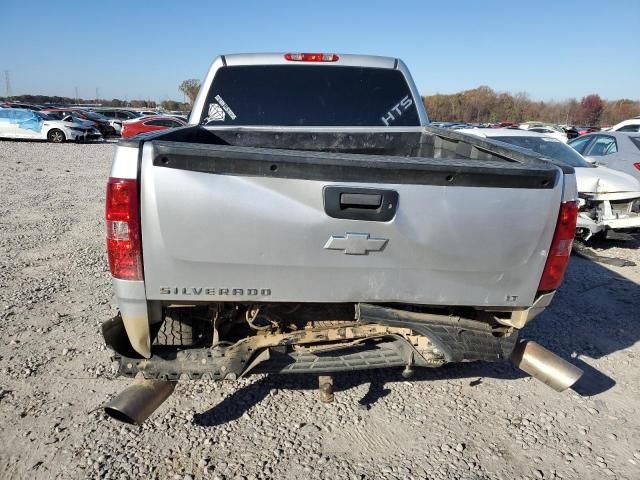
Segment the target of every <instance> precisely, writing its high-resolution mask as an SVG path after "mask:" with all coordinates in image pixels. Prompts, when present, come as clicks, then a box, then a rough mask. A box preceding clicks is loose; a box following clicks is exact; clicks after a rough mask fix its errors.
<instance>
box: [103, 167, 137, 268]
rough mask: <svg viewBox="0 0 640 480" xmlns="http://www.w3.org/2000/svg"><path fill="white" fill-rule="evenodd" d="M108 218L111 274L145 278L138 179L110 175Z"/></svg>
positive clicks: (106, 215)
mask: <svg viewBox="0 0 640 480" xmlns="http://www.w3.org/2000/svg"><path fill="white" fill-rule="evenodd" d="M105 217H106V227H107V255H108V257H109V270H111V275H113V276H114V277H115V278H120V279H122V280H143V278H144V277H143V274H142V248H141V242H140V209H139V208H138V182H137V181H136V180H133V179H125V178H109V181H108V182H107V208H106V212H105Z"/></svg>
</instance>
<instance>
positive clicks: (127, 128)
mask: <svg viewBox="0 0 640 480" xmlns="http://www.w3.org/2000/svg"><path fill="white" fill-rule="evenodd" d="M186 124H187V122H185V121H182V120H180V119H179V118H177V117H169V116H162V115H155V116H150V117H142V118H137V119H135V120H126V121H125V122H124V123H123V124H122V138H129V137H133V136H134V135H138V134H140V133H149V132H155V131H157V130H164V129H166V128H176V127H184V126H185V125H186Z"/></svg>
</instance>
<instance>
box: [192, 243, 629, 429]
mask: <svg viewBox="0 0 640 480" xmlns="http://www.w3.org/2000/svg"><path fill="white" fill-rule="evenodd" d="M627 268H630V267H627ZM638 298H640V285H638V284H637V283H636V282H634V281H632V280H629V279H628V278H625V277H624V276H622V275H620V274H618V273H616V272H615V271H613V270H611V269H610V268H607V267H605V266H603V265H600V264H599V263H596V262H593V261H591V260H588V259H585V258H581V257H578V256H573V257H572V258H571V263H570V265H569V270H568V272H567V276H566V279H565V282H564V283H563V285H562V287H561V288H560V290H559V291H558V293H557V294H556V296H555V298H554V300H553V302H552V304H551V306H550V307H549V308H547V310H546V311H545V312H544V313H543V314H542V315H540V316H539V317H538V318H537V319H535V320H534V321H533V322H531V323H530V324H529V325H528V326H527V327H526V328H525V329H524V330H523V332H522V333H521V337H522V338H528V339H532V340H535V341H536V342H538V343H539V344H541V345H543V346H545V347H546V348H548V349H549V350H551V351H553V352H554V353H557V354H558V355H560V356H561V357H563V358H565V359H567V360H569V361H570V362H572V363H574V364H575V365H577V366H578V367H580V368H582V369H583V370H584V372H585V373H584V375H583V377H582V378H581V379H580V380H579V381H578V383H577V384H576V385H574V387H573V389H574V390H575V391H576V392H577V393H578V394H580V395H582V396H593V395H598V394H600V393H602V392H605V391H607V390H609V389H611V388H613V387H614V386H615V384H616V382H615V380H614V379H613V378H611V377H609V376H608V375H607V374H606V373H604V372H601V371H599V370H598V369H597V368H594V367H593V366H591V365H590V364H589V363H587V362H586V361H584V360H582V359H581V357H583V358H589V359H594V360H597V359H600V358H603V357H606V356H607V355H610V354H613V353H615V352H618V351H621V350H624V349H626V348H628V347H631V346H632V345H634V344H635V343H636V342H637V341H638V340H639V339H640V321H638V320H637V318H638V312H637V299H638ZM401 371H402V369H398V368H393V369H385V370H365V371H359V372H350V373H343V374H336V375H334V382H335V391H336V392H340V391H341V390H348V389H351V388H353V387H356V386H359V385H362V384H369V390H368V391H367V392H366V393H365V395H364V396H363V397H362V398H361V399H360V400H359V404H360V406H361V408H369V407H370V406H371V405H373V404H375V402H377V401H378V400H380V399H381V398H383V397H385V396H386V395H387V394H389V393H390V392H391V390H390V389H389V388H386V386H388V385H391V384H393V383H395V382H402V381H406V380H405V379H404V378H403V377H402V376H401ZM525 376H526V374H524V373H523V372H521V371H520V370H518V369H517V368H515V367H514V366H512V365H511V364H510V363H507V362H505V363H482V362H474V363H466V364H450V365H445V366H443V367H441V368H436V369H416V370H415V374H414V376H413V377H412V378H411V381H412V382H426V381H429V382H434V381H441V380H450V379H469V384H468V385H469V386H471V387H476V386H480V385H481V384H482V383H483V381H484V379H486V378H494V379H501V380H505V381H510V380H515V379H519V378H523V377H525ZM317 388H318V380H317V377H316V376H313V375H295V374H293V375H271V376H264V377H262V378H260V379H259V380H257V381H255V382H253V383H251V384H249V385H247V386H245V387H243V388H240V389H238V390H237V391H235V392H234V393H232V394H231V395H229V396H228V397H226V398H224V399H223V400H222V401H221V402H220V403H219V404H217V405H215V406H214V407H212V408H211V409H210V410H208V411H207V412H204V413H201V414H197V415H195V416H194V419H193V422H194V423H196V424H198V425H201V426H216V425H221V424H224V423H226V422H229V421H232V420H235V419H237V418H239V417H241V416H242V415H243V414H244V412H246V411H247V410H248V409H250V408H251V407H252V406H253V405H255V404H257V403H259V402H260V401H262V400H263V399H264V398H265V397H266V396H267V395H269V394H270V392H271V391H274V390H282V389H292V390H317Z"/></svg>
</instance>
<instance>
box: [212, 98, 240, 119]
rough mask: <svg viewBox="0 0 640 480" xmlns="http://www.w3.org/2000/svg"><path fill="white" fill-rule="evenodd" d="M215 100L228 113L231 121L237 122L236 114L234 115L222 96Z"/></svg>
mask: <svg viewBox="0 0 640 480" xmlns="http://www.w3.org/2000/svg"><path fill="white" fill-rule="evenodd" d="M215 99H216V100H217V101H218V103H219V104H220V106H221V107H222V108H223V109H224V111H225V112H227V115H229V116H230V117H231V120H235V119H236V114H235V113H233V110H231V107H229V105H227V102H225V101H224V100H223V99H222V97H221V96H220V95H216V96H215Z"/></svg>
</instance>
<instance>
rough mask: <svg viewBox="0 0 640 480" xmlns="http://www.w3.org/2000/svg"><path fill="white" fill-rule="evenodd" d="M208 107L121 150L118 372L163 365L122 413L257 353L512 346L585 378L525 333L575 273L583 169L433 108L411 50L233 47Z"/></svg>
mask: <svg viewBox="0 0 640 480" xmlns="http://www.w3.org/2000/svg"><path fill="white" fill-rule="evenodd" d="M189 123H190V125H189V126H188V127H185V128H179V129H175V130H171V131H161V132H156V133H153V134H149V135H142V136H139V137H134V138H131V139H129V140H126V141H124V142H122V143H120V144H118V146H116V151H115V155H114V159H113V165H112V170H111V172H112V173H111V178H110V179H109V180H108V183H107V195H106V226H107V252H108V258H109V266H110V271H111V274H112V278H113V286H114V292H115V295H116V298H117V303H118V306H119V311H120V313H119V314H118V315H117V316H116V317H115V318H113V319H111V320H108V321H107V322H105V324H104V326H103V334H104V337H105V341H106V343H107V345H109V346H110V348H113V349H114V350H116V351H117V352H118V359H119V363H120V366H119V369H118V372H119V374H120V375H125V376H130V377H131V376H135V375H136V374H138V373H141V374H143V375H144V377H145V379H137V380H136V381H135V382H134V383H133V384H132V385H131V386H130V387H129V388H128V389H127V390H125V391H124V392H123V393H122V394H121V395H119V396H117V397H116V398H115V399H114V400H113V401H112V402H110V403H109V404H108V405H107V406H106V411H107V413H109V414H110V415H112V416H113V417H115V418H118V419H120V420H124V421H129V422H133V423H140V422H142V421H144V419H145V418H146V417H148V416H149V415H150V414H151V413H152V411H153V410H154V409H155V408H156V407H158V406H159V405H160V404H161V403H162V402H163V401H164V400H165V399H166V398H167V397H168V396H169V395H170V393H171V391H172V390H173V386H174V385H175V382H171V381H167V380H173V379H177V378H179V377H180V376H181V375H186V376H189V377H190V378H192V379H200V378H203V376H206V377H208V378H211V379H215V380H221V379H224V378H237V377H240V376H244V375H248V374H250V373H252V372H255V371H256V370H254V369H256V368H258V367H259V369H260V371H262V372H279V373H294V372H295V373H296V374H297V375H303V374H306V375H314V374H317V373H319V372H322V375H328V374H331V373H332V372H336V371H349V370H358V369H363V368H380V367H391V366H403V367H404V371H405V375H406V376H407V377H408V376H410V375H411V373H412V370H413V368H415V367H420V366H431V367H436V366H440V365H443V364H446V363H452V362H466V361H475V360H484V361H504V360H507V359H509V358H512V359H513V360H514V362H515V363H516V364H517V365H521V366H523V367H526V368H527V370H526V371H528V372H529V373H531V374H532V375H534V376H535V377H537V378H540V379H543V381H545V383H547V384H548V385H552V386H553V387H554V388H556V389H557V390H559V391H560V390H563V389H566V388H568V387H569V386H570V385H571V384H573V383H574V382H575V381H576V380H577V379H578V378H579V377H580V375H581V371H580V370H579V369H577V367H575V366H573V365H571V364H569V363H568V362H566V361H564V360H562V359H560V358H559V357H557V356H555V355H554V354H552V353H551V352H549V351H548V350H545V349H543V348H542V347H540V346H539V345H536V344H534V343H532V342H526V341H522V342H518V339H517V337H518V332H519V329H521V328H522V327H523V326H524V325H525V324H526V323H527V322H528V321H530V320H531V319H532V318H534V317H535V316H536V315H537V314H538V313H540V312H541V311H542V310H543V309H544V308H545V307H546V306H547V305H548V304H549V302H550V301H551V298H552V297H553V295H554V293H555V291H556V289H557V288H558V286H559V285H560V283H561V282H562V277H563V275H564V271H565V268H566V265H567V263H568V260H569V252H570V249H571V244H572V240H573V236H574V233H575V222H576V216H577V210H578V209H577V200H578V198H577V191H576V183H575V170H574V169H573V167H570V166H567V165H555V164H552V163H550V162H548V161H545V160H543V159H541V158H539V155H538V154H534V152H530V151H527V150H523V149H516V148H513V147H510V146H509V145H506V144H504V143H499V142H492V141H487V140H486V139H481V138H478V137H472V136H469V135H464V134H462V133H460V132H457V131H454V130H446V129H440V128H433V127H430V126H428V117H427V113H426V111H425V109H424V104H423V102H422V100H421V97H420V94H419V92H418V91H417V89H416V87H415V84H414V82H413V80H412V79H411V76H410V75H409V71H408V69H407V67H406V66H405V64H404V63H403V62H402V61H401V60H399V59H397V58H386V57H372V56H364V55H342V54H340V55H335V54H303V53H287V54H275V53H274V54H248V55H225V56H224V57H218V58H217V59H216V60H215V61H214V62H213V64H212V66H211V70H210V71H209V74H208V75H207V76H206V80H205V82H204V84H203V85H202V88H201V89H200V93H199V94H198V97H197V99H196V101H195V104H194V109H193V112H192V114H191V117H190V119H189ZM549 140H551V141H555V140H553V139H549ZM558 143H559V142H558ZM187 331H188V332H189V333H187ZM320 378H321V381H320V384H321V387H322V389H321V391H322V392H323V393H325V394H327V392H330V391H331V381H330V379H327V378H325V377H320ZM153 379H155V381H153ZM565 379H567V381H564V380H565ZM520 393H522V392H520ZM134 397H135V400H134V401H132V399H133V398H134ZM497 401H499V399H497Z"/></svg>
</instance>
